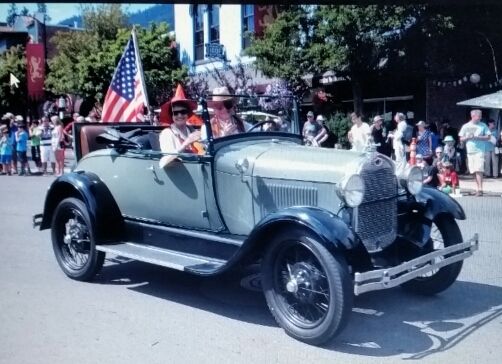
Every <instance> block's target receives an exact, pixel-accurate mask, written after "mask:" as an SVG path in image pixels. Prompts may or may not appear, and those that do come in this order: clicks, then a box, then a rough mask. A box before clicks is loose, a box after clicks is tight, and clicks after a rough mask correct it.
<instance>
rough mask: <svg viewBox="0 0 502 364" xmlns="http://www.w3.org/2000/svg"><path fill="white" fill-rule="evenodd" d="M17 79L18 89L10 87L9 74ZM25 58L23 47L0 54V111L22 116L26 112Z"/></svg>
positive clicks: (13, 48)
mask: <svg viewBox="0 0 502 364" xmlns="http://www.w3.org/2000/svg"><path fill="white" fill-rule="evenodd" d="M11 73H12V74H13V75H14V76H16V77H17V78H18V79H19V81H20V82H19V87H13V86H12V87H11V86H10V74H11ZM26 95H27V92H26V58H25V55H24V47H23V46H20V45H18V46H16V47H11V48H10V49H8V50H7V51H6V52H4V53H2V54H0V111H1V113H2V115H3V114H4V113H5V112H7V111H10V112H13V113H19V114H22V113H23V112H24V111H25V110H26V104H25V100H26Z"/></svg>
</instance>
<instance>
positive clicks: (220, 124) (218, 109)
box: [201, 86, 245, 140]
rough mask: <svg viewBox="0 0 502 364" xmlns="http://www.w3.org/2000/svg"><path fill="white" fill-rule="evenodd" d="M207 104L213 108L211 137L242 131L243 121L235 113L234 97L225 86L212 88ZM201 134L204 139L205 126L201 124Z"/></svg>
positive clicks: (205, 137) (205, 136) (205, 135)
mask: <svg viewBox="0 0 502 364" xmlns="http://www.w3.org/2000/svg"><path fill="white" fill-rule="evenodd" d="M207 105H208V106H209V107H211V108H213V109H214V117H213V118H211V130H212V132H213V138H221V137H224V136H227V135H233V134H238V133H244V131H245V129H244V123H243V121H242V120H241V119H240V118H239V117H238V116H237V115H236V114H235V99H234V98H233V97H232V96H230V91H229V90H228V88H227V87H225V86H223V87H216V88H215V89H214V90H213V98H212V100H208V102H207ZM201 134H202V140H206V139H207V134H206V128H205V126H202V129H201Z"/></svg>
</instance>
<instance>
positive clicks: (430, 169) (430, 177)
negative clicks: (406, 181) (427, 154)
mask: <svg viewBox="0 0 502 364" xmlns="http://www.w3.org/2000/svg"><path fill="white" fill-rule="evenodd" d="M416 160H417V166H418V167H420V169H422V173H423V176H424V185H427V186H430V187H434V188H438V186H439V177H438V174H439V170H438V169H437V167H434V166H429V165H428V164H427V162H426V161H424V158H423V156H422V155H421V154H417V156H416Z"/></svg>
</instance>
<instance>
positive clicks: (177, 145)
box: [159, 86, 200, 168]
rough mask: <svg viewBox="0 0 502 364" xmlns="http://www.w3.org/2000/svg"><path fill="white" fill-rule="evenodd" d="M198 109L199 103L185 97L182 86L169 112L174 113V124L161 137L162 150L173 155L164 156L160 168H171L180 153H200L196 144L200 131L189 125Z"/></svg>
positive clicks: (172, 101)
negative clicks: (190, 116) (189, 118)
mask: <svg viewBox="0 0 502 364" xmlns="http://www.w3.org/2000/svg"><path fill="white" fill-rule="evenodd" d="M196 108H197V103H196V102H195V101H193V100H189V99H187V98H186V97H185V93H184V91H183V89H182V88H181V86H178V89H177V90H176V95H175V96H174V97H173V99H172V100H171V104H170V107H169V109H170V110H169V111H170V112H171V113H172V120H173V122H172V124H171V125H170V126H169V127H167V128H165V129H164V130H162V132H161V133H160V136H159V143H160V150H161V151H162V152H164V153H172V154H169V155H165V156H163V157H162V158H161V159H160V161H159V166H160V168H164V167H166V166H169V164H170V163H171V162H172V161H173V160H175V159H176V158H177V156H176V154H178V153H199V152H200V150H199V149H197V148H196V147H195V146H194V143H195V142H197V141H199V140H200V131H199V130H194V129H193V128H192V127H190V126H188V125H187V120H188V117H189V115H191V114H192V113H193V110H195V109H196Z"/></svg>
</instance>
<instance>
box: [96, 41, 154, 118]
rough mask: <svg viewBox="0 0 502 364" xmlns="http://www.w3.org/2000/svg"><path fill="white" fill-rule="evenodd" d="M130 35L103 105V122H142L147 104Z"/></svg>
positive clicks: (135, 51)
mask: <svg viewBox="0 0 502 364" xmlns="http://www.w3.org/2000/svg"><path fill="white" fill-rule="evenodd" d="M134 43H135V42H134V37H133V35H131V37H130V38H129V41H128V42H127V45H126V47H125V50H124V53H123V54H122V57H121V58H120V61H119V64H118V66H117V69H116V70H115V74H114V75H113V78H112V82H111V84H110V87H109V88H108V92H107V93H106V97H105V102H104V104H103V113H102V121H103V122H105V123H106V122H138V121H143V119H142V117H143V108H144V106H145V105H146V104H147V102H146V97H145V89H144V87H143V82H142V79H141V77H142V74H141V71H140V66H139V62H140V60H139V57H138V52H137V48H136V45H135V44H134Z"/></svg>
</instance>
